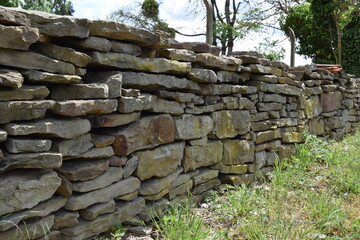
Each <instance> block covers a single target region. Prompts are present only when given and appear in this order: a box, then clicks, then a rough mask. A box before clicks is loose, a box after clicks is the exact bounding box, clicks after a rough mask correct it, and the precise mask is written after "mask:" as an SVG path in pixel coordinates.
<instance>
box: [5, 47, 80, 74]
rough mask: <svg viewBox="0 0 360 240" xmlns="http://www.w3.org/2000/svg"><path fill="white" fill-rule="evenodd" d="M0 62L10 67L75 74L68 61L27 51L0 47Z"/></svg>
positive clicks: (72, 66)
mask: <svg viewBox="0 0 360 240" xmlns="http://www.w3.org/2000/svg"><path fill="white" fill-rule="evenodd" d="M0 64H1V65H4V66H10V67H19V68H25V69H35V70H36V69H37V70H43V71H48V72H52V73H62V74H71V75H74V74H75V67H74V65H72V64H70V63H66V62H63V61H58V60H55V59H52V58H48V57H45V56H43V55H40V54H38V53H33V52H28V51H17V50H12V49H4V48H3V49H0Z"/></svg>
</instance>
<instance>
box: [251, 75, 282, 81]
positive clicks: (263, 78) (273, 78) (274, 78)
mask: <svg viewBox="0 0 360 240" xmlns="http://www.w3.org/2000/svg"><path fill="white" fill-rule="evenodd" d="M278 79H279V77H277V76H275V75H256V74H254V75H251V80H256V81H262V82H268V83H277V82H278Z"/></svg>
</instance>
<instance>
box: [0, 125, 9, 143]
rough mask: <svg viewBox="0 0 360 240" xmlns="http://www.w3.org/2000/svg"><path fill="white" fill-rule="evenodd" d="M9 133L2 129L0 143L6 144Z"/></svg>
mask: <svg viewBox="0 0 360 240" xmlns="http://www.w3.org/2000/svg"><path fill="white" fill-rule="evenodd" d="M7 135H8V134H7V132H5V131H4V130H2V129H1V128H0V142H5V141H6V139H7Z"/></svg>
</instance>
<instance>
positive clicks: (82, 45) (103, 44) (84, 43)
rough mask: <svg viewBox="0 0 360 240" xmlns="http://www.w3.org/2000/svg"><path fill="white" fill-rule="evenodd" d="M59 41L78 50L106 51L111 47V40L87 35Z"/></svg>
mask: <svg viewBox="0 0 360 240" xmlns="http://www.w3.org/2000/svg"><path fill="white" fill-rule="evenodd" d="M59 43H61V44H66V45H67V46H71V47H73V48H76V49H80V50H95V51H101V52H108V51H110V49H111V42H110V41H109V40H108V39H106V38H101V37H94V36H89V37H88V38H86V39H61V40H60V41H59Z"/></svg>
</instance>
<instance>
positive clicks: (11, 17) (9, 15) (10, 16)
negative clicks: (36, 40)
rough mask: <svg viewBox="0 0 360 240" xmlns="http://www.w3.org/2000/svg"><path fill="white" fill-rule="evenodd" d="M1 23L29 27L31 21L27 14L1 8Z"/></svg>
mask: <svg viewBox="0 0 360 240" xmlns="http://www.w3.org/2000/svg"><path fill="white" fill-rule="evenodd" d="M0 23H2V24H5V25H20V26H29V25H30V20H29V19H28V18H27V17H26V16H25V14H23V13H20V12H17V11H14V9H12V8H6V7H2V6H1V7H0Z"/></svg>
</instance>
